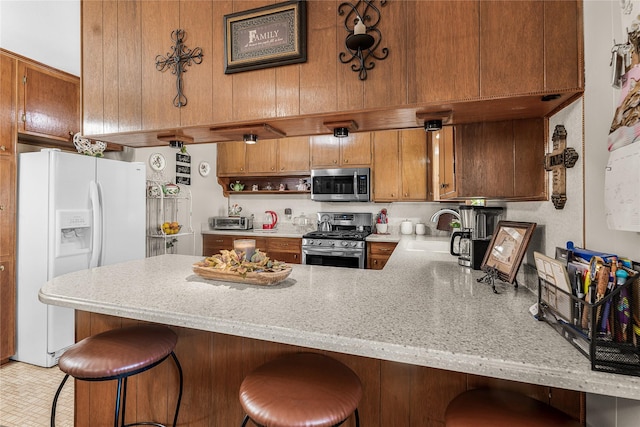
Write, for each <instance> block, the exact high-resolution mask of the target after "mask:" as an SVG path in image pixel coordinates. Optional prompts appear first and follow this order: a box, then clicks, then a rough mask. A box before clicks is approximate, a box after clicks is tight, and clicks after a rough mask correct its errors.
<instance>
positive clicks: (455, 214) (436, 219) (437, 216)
mask: <svg viewBox="0 0 640 427" xmlns="http://www.w3.org/2000/svg"><path fill="white" fill-rule="evenodd" d="M446 213H449V214H451V215H453V216H454V217H456V218H457V219H458V221H460V214H459V213H458V212H457V211H454V210H453V209H448V208H446V209H440V210H439V211H436V213H434V214H433V215H432V216H431V222H437V221H438V218H440V215H442V214H446Z"/></svg>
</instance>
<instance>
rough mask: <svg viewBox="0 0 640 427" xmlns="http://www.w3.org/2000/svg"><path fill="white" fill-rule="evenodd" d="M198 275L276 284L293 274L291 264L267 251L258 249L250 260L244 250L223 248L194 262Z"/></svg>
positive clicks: (224, 279) (230, 280) (232, 280)
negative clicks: (277, 258) (271, 255)
mask: <svg viewBox="0 0 640 427" xmlns="http://www.w3.org/2000/svg"><path fill="white" fill-rule="evenodd" d="M193 272H194V273H196V274H197V275H198V276H200V277H203V278H205V279H211V280H222V281H225V282H235V283H249V284H254V285H275V284H277V283H280V282H282V281H283V280H284V279H286V278H287V277H288V276H289V274H291V266H290V265H287V264H285V263H284V262H282V261H276V260H271V259H269V257H268V256H267V254H266V253H264V252H261V251H260V249H256V250H255V252H254V254H253V255H252V256H251V259H250V260H247V259H246V257H245V253H244V252H243V251H237V250H234V249H232V250H222V251H220V253H219V254H216V255H212V256H210V257H207V258H205V259H204V260H202V261H200V262H197V263H195V264H193Z"/></svg>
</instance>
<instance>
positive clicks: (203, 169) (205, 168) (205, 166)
mask: <svg viewBox="0 0 640 427" xmlns="http://www.w3.org/2000/svg"><path fill="white" fill-rule="evenodd" d="M198 171H200V175H202V176H207V175H209V172H211V166H209V162H200V165H199V166H198Z"/></svg>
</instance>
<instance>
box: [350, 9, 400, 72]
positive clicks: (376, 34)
mask: <svg viewBox="0 0 640 427" xmlns="http://www.w3.org/2000/svg"><path fill="white" fill-rule="evenodd" d="M379 1H380V6H381V7H382V6H385V5H386V4H387V0H379ZM374 2H375V0H358V2H357V3H355V4H352V3H349V2H344V3H341V4H340V6H338V15H340V16H344V17H345V18H344V28H345V30H346V31H347V37H346V38H345V43H344V45H345V47H346V49H347V51H346V52H340V55H339V56H338V58H339V59H340V62H342V63H343V64H348V63H350V62H354V61H355V62H354V63H352V64H351V70H353V71H354V72H356V73H358V77H359V78H360V80H366V79H367V72H368V71H369V70H371V69H373V67H375V62H374V60H375V59H377V60H378V61H382V60H384V59H386V58H387V56H389V49H388V48H386V47H385V48H382V49H381V51H380V53H377V52H376V50H377V49H378V47H379V46H380V42H381V41H382V33H381V32H380V30H379V29H378V23H379V22H380V9H378V8H377V7H376V6H375V5H374Z"/></svg>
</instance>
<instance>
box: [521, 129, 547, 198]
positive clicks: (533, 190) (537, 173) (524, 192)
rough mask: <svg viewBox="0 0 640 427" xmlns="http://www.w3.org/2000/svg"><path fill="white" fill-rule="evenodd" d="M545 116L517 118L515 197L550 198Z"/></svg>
mask: <svg viewBox="0 0 640 427" xmlns="http://www.w3.org/2000/svg"><path fill="white" fill-rule="evenodd" d="M544 134H545V126H544V119H527V120H517V121H515V122H514V124H513V144H514V147H513V153H514V162H515V163H514V170H513V173H514V183H513V185H514V188H513V197H514V198H526V199H527V200H547V188H548V187H547V185H546V183H547V181H546V176H547V174H546V172H545V171H544V168H543V167H542V166H541V165H544V156H545V137H544Z"/></svg>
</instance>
